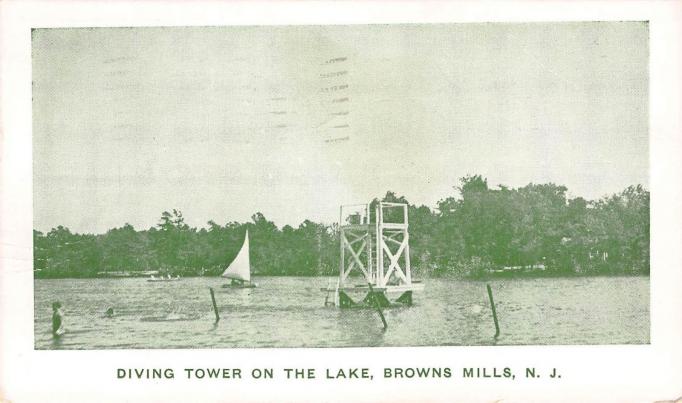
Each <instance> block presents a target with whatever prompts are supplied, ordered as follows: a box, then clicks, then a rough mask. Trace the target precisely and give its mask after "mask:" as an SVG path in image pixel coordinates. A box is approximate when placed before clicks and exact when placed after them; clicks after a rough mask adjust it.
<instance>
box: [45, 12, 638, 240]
mask: <svg viewBox="0 0 682 403" xmlns="http://www.w3.org/2000/svg"><path fill="white" fill-rule="evenodd" d="M647 66H648V27H647V24H645V23H637V22H632V23H618V22H606V23H551V24H448V25H373V26H367V25H358V26H296V27H294V26H289V27H229V28H227V27H209V28H199V27H198V28H98V29H39V30H35V31H34V32H33V121H34V123H33V145H34V148H33V158H34V220H35V221H34V227H35V228H36V229H39V230H42V231H46V230H49V229H50V228H52V227H55V226H57V225H64V226H67V227H69V228H70V229H71V230H72V231H78V232H104V231H106V230H107V229H109V228H113V227H118V226H121V225H123V224H124V223H126V222H127V223H130V224H132V225H134V226H135V227H136V228H138V229H144V228H148V227H150V226H153V225H155V224H156V223H157V222H158V218H159V217H160V214H161V212H162V211H164V210H170V209H173V208H178V209H180V210H182V211H183V213H184V215H185V217H186V220H187V222H188V223H189V224H190V225H194V226H204V225H205V223H206V221H208V220H211V219H212V220H215V221H216V222H218V223H221V224H224V223H226V222H228V221H246V220H248V219H249V217H250V216H251V215H252V214H253V213H255V212H257V211H261V212H262V213H263V214H265V216H266V217H267V218H268V219H270V220H273V221H275V223H276V224H277V225H279V226H282V225H284V224H290V225H293V226H297V225H298V224H299V223H300V222H301V221H302V220H304V219H306V218H309V219H313V220H317V221H324V222H327V223H330V222H332V221H334V220H336V219H337V215H338V206H339V204H346V203H364V202H367V201H369V200H370V199H372V198H374V197H378V196H381V195H383V194H384V193H385V192H386V191H387V190H392V191H395V192H396V193H398V194H400V195H405V196H406V197H407V199H408V200H410V201H411V202H413V203H418V204H426V205H428V206H431V207H433V206H435V204H436V202H437V201H438V200H439V199H443V198H445V197H447V196H451V195H455V190H454V189H453V186H456V185H457V184H458V178H459V177H462V176H464V175H466V174H474V173H478V174H482V175H484V176H486V177H487V178H488V183H489V184H490V185H492V186H496V185H497V184H505V185H508V186H512V187H518V186H524V185H526V184H528V183H530V182H533V183H546V182H554V183H557V184H562V185H565V186H567V187H568V189H569V194H570V195H571V196H583V197H585V198H588V199H593V198H598V197H601V196H604V195H606V194H611V193H614V192H618V191H620V190H622V189H623V188H625V187H626V186H628V185H631V184H643V185H645V186H647V185H648V67H647Z"/></svg>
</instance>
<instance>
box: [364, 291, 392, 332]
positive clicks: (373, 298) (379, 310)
mask: <svg viewBox="0 0 682 403" xmlns="http://www.w3.org/2000/svg"><path fill="white" fill-rule="evenodd" d="M367 285H368V286H369V292H370V293H371V295H372V301H374V306H375V307H376V308H377V311H378V312H379V317H381V322H382V323H383V324H384V330H386V329H388V323H386V318H384V313H383V312H382V311H381V306H380V305H379V301H378V300H377V298H376V295H375V294H374V289H373V288H372V284H371V283H367Z"/></svg>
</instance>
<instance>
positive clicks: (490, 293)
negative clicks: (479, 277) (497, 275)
mask: <svg viewBox="0 0 682 403" xmlns="http://www.w3.org/2000/svg"><path fill="white" fill-rule="evenodd" d="M485 286H486V288H488V298H489V299H490V309H492V311H493V321H495V338H497V337H498V336H499V335H500V325H499V324H498V323H497V311H496V310H495V301H494V300H493V290H492V289H490V284H486V285H485Z"/></svg>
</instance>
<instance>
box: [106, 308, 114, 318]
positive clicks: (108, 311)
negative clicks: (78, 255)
mask: <svg viewBox="0 0 682 403" xmlns="http://www.w3.org/2000/svg"><path fill="white" fill-rule="evenodd" d="M106 315H107V316H114V308H111V307H110V308H109V309H107V312H106Z"/></svg>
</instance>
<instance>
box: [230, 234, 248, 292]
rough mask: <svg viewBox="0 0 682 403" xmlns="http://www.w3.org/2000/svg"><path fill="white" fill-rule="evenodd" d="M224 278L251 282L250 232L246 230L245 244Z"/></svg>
mask: <svg viewBox="0 0 682 403" xmlns="http://www.w3.org/2000/svg"><path fill="white" fill-rule="evenodd" d="M223 277H227V278H233V279H236V280H242V281H251V263H250V261H249V230H248V229H247V230H246V235H245V236H244V244H243V245H242V248H241V249H240V250H239V253H237V257H235V258H234V260H233V261H232V263H230V265H229V266H228V267H227V269H225V271H224V272H223Z"/></svg>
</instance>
